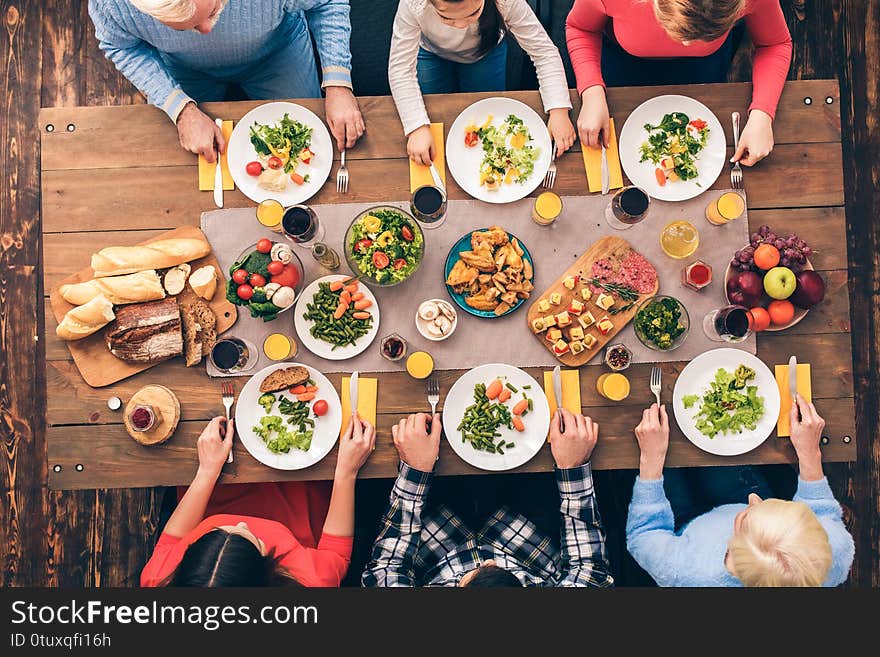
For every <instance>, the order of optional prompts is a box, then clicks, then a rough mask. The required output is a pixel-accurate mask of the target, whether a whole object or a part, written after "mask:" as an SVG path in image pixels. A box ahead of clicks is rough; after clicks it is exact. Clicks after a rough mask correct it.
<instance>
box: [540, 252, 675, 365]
mask: <svg viewBox="0 0 880 657" xmlns="http://www.w3.org/2000/svg"><path fill="white" fill-rule="evenodd" d="M595 263H601V265H602V267H601V271H603V272H606V274H607V275H609V276H611V277H612V278H613V277H614V276H615V272H619V271H620V268H621V267H625V268H626V271H627V272H629V273H631V276H627V277H626V278H627V279H628V280H634V281H638V285H639V287H640V288H641V289H642V290H645V291H644V292H642V291H639V296H638V298H637V299H635V300H634V301H626V300H623V299H621V298H620V297H619V296H618V295H617V294H616V293H613V292H611V291H608V290H605V289H603V288H601V287H598V286H595V285H592V284H591V283H590V282H589V281H590V280H591V279H592V278H593V277H594V271H593V265H594V264H595ZM652 272H653V281H651V277H652V276H651V273H652ZM603 276H604V275H603ZM658 289H659V282H658V279H657V272H656V270H654V268H653V266H652V265H651V264H650V263H649V262H648V261H647V260H645V259H644V257H643V256H641V254H639V253H638V252H637V251H636V250H635V249H634V248H633V247H632V245H631V244H630V243H629V242H627V241H626V240H624V239H621V238H619V237H615V236H608V237H603V238H601V239H600V240H598V241H597V242H595V243H594V244H593V245H592V246H591V247H590V248H589V249H587V251H586V252H585V253H584V254H583V255H581V257H580V258H578V259H577V260H575V262H574V264H572V265H571V266H570V267H569V268H568V269H566V270H565V271H564V272H563V273H562V275H561V276H560V277H559V278H557V279H556V280H555V281H554V282H553V283H552V284H551V285H550V286H549V287H548V288H547V289H546V290H544V292H543V293H542V294H541V295H540V296H533V297H532V298H533V299H534V301H533V303H532V305H531V306H530V307H529V311H528V315H527V316H526V319H527V321H528V324H529V329H530V330H531V331H532V333H533V334H534V335H535V338H536V339H538V340H541V342H542V343H543V344H544V346H545V347H546V348H547V349H548V350H549V351H550V352H551V353H552V354H553V355H554V356H555V357H556V358H557V360H559V361H560V362H561V363H563V364H565V365H568V366H569V367H579V366H581V365H583V364H585V363H587V362H588V361H590V360H591V359H592V358H593V357H594V356H595V355H596V354H598V353H599V352H600V351H601V350H602V348H603V347H604V346H605V345H606V344H608V343H609V342H610V341H611V340H613V339H614V336H616V335H617V334H618V333H619V332H620V331H621V330H622V329H623V328H624V327H625V326H626V325H627V324H629V322H630V321H631V320H632V319H633V317H635V315H636V312H637V311H638V307H639V304H640V303H641V302H642V301H644V300H645V299H647V298H648V297H651V296H654V295H655V294H657V290H658ZM578 343H579V345H578Z"/></svg>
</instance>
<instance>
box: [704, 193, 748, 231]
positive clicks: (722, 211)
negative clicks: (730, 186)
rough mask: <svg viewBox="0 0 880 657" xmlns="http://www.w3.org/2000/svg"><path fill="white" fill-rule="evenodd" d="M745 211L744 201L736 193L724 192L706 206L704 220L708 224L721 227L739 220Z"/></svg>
mask: <svg viewBox="0 0 880 657" xmlns="http://www.w3.org/2000/svg"><path fill="white" fill-rule="evenodd" d="M745 210H746V201H745V199H744V198H743V197H742V195H740V194H737V193H736V192H724V193H723V194H722V195H721V196H719V197H718V198H717V199H715V200H714V201H712V202H711V203H709V205H707V206H706V220H707V221H708V222H709V223H710V224H715V225H716V226H723V225H724V224H726V223H727V222H729V221H733V220H734V219H739V218H740V217H741V216H742V215H743V212H745Z"/></svg>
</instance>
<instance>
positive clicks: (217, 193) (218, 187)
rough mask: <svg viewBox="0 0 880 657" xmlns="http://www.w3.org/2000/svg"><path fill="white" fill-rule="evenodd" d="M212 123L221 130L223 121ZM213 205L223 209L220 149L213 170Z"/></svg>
mask: <svg viewBox="0 0 880 657" xmlns="http://www.w3.org/2000/svg"><path fill="white" fill-rule="evenodd" d="M214 123H216V124H217V127H218V128H220V130H221V131H222V130H223V119H215V120H214ZM214 205H216V206H217V207H218V208H222V207H223V165H222V162H221V160H220V149H219V148H218V149H217V166H216V167H215V168H214Z"/></svg>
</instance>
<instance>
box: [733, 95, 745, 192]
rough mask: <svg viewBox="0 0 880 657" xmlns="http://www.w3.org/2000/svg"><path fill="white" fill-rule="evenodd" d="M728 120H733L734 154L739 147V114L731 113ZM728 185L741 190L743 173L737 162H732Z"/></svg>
mask: <svg viewBox="0 0 880 657" xmlns="http://www.w3.org/2000/svg"><path fill="white" fill-rule="evenodd" d="M730 118H731V119H732V120H733V152H734V153H735V152H736V149H737V148H738V146H739V112H733V113H732V114H731V115H730ZM730 184H731V185H732V186H733V188H734V189H742V188H743V172H742V167H741V166H740V165H739V161H737V162H734V163H733V168H732V169H731V170H730Z"/></svg>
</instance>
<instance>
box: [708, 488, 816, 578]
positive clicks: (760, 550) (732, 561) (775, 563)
mask: <svg viewBox="0 0 880 657" xmlns="http://www.w3.org/2000/svg"><path fill="white" fill-rule="evenodd" d="M725 563H726V565H727V569H728V570H729V571H730V572H731V573H732V574H733V575H734V576H735V577H737V578H738V579H739V580H740V581H741V582H742V583H743V584H744V585H745V586H821V585H822V583H823V582H824V581H825V579H826V577H827V576H828V571H829V569H830V568H831V544H830V543H829V542H828V534H827V533H826V532H825V529H824V528H823V527H822V525H821V523H820V522H819V519H818V518H817V517H816V514H814V513H813V511H812V510H811V509H810V507H808V506H807V505H806V504H804V503H803V502H788V501H785V500H777V499H768V500H762V499H761V498H760V497H758V496H757V495H754V494H752V495H750V496H749V506H748V508H747V509H745V510H743V511H741V512H740V513H739V514H737V516H736V520H735V521H734V528H733V536H732V537H731V539H730V541H729V543H728V545H727V559H726V561H725Z"/></svg>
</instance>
